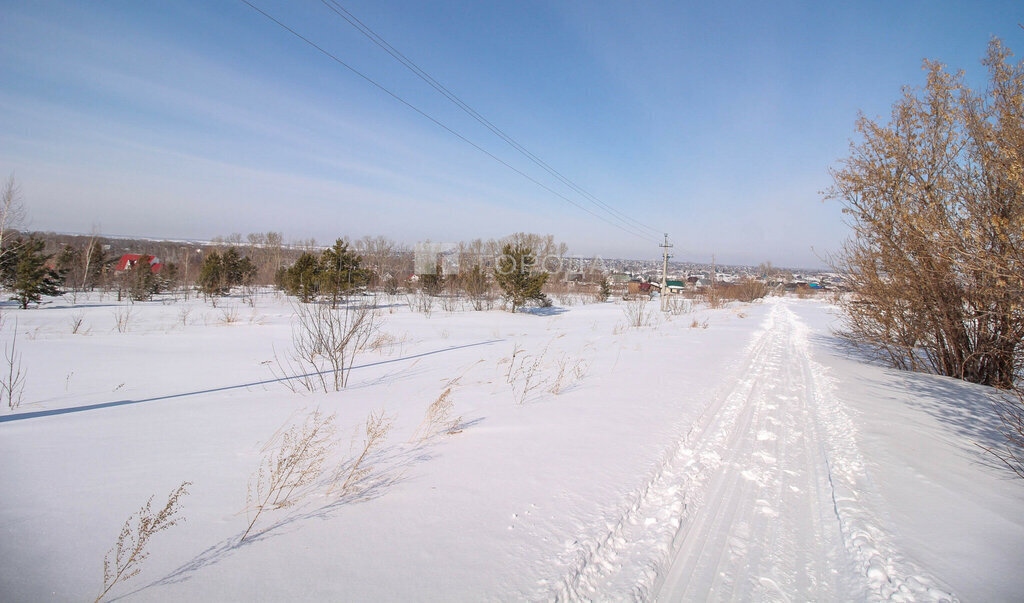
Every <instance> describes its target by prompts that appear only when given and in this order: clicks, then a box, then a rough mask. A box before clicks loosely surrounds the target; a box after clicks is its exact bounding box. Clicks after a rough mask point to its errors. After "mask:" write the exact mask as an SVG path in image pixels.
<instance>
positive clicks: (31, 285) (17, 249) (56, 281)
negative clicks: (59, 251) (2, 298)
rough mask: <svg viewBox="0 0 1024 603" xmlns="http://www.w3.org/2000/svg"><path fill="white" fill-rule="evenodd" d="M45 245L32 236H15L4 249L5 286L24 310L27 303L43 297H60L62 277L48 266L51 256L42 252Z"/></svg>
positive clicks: (1, 268) (1, 270) (1, 263)
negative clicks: (24, 237) (14, 239)
mask: <svg viewBox="0 0 1024 603" xmlns="http://www.w3.org/2000/svg"><path fill="white" fill-rule="evenodd" d="M45 247H46V244H45V243H44V242H43V241H42V240H40V239H36V238H35V237H29V239H28V240H27V241H26V240H23V239H22V238H21V237H18V239H17V240H16V241H14V243H12V244H10V245H9V246H7V248H6V249H5V253H4V254H3V257H2V261H0V273H2V277H3V282H4V285H5V286H7V288H9V289H10V290H11V291H13V292H14V295H12V296H11V298H10V299H12V300H14V301H17V302H18V303H20V304H21V307H22V309H27V308H28V305H29V304H30V303H32V304H34V303H39V302H40V301H41V300H42V297H43V296H44V295H59V294H60V289H59V287H60V285H61V284H62V283H63V282H64V278H63V277H62V276H61V274H60V273H59V272H58V271H57V270H55V269H53V268H51V267H50V266H49V265H48V263H49V262H50V260H51V259H52V258H53V254H46V253H44V252H43V250H44V249H45Z"/></svg>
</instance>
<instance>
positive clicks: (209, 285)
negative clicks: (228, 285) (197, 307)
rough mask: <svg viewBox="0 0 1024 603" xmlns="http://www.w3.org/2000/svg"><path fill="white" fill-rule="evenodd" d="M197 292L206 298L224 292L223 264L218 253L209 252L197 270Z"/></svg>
mask: <svg viewBox="0 0 1024 603" xmlns="http://www.w3.org/2000/svg"><path fill="white" fill-rule="evenodd" d="M196 283H197V284H198V285H199V290H200V291H202V292H203V295H206V296H211V297H212V296H216V295H220V294H221V293H222V292H223V290H224V262H223V260H222V259H221V255H220V253H218V252H217V251H216V250H214V251H211V252H210V253H209V255H207V256H206V258H205V259H204V260H203V265H202V267H200V268H199V278H198V279H196Z"/></svg>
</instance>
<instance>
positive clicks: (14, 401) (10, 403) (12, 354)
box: [0, 320, 27, 410]
mask: <svg viewBox="0 0 1024 603" xmlns="http://www.w3.org/2000/svg"><path fill="white" fill-rule="evenodd" d="M4 360H6V361H7V371H6V372H5V374H4V378H3V381H2V382H0V397H2V398H3V399H5V400H6V401H7V407H8V408H10V409H11V410H14V409H15V408H17V407H18V406H20V405H21V399H22V397H23V396H24V394H25V376H26V374H27V371H26V370H25V369H24V368H23V367H22V366H21V352H20V351H18V321H17V320H15V321H14V333H13V334H12V335H11V343H9V344H8V345H6V346H5V347H4Z"/></svg>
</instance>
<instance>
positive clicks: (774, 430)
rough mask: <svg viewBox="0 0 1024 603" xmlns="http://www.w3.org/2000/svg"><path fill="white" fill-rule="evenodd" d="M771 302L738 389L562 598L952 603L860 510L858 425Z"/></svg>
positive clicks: (788, 313) (712, 412) (705, 417)
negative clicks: (855, 427)
mask: <svg viewBox="0 0 1024 603" xmlns="http://www.w3.org/2000/svg"><path fill="white" fill-rule="evenodd" d="M773 303H774V306H773V308H772V311H771V312H770V314H769V315H768V317H767V318H766V320H765V322H764V324H763V325H762V328H761V330H759V331H758V332H757V333H756V334H755V335H754V337H753V340H752V342H751V344H750V345H749V346H748V348H747V349H746V351H745V354H744V357H743V360H742V362H740V365H739V366H738V368H737V370H736V371H735V372H734V375H733V377H732V378H730V379H729V380H728V381H727V385H726V386H725V387H723V389H722V390H721V391H720V392H719V394H718V395H717V396H716V397H715V399H714V400H713V401H712V402H711V403H710V404H709V405H708V407H707V408H706V409H705V410H704V412H703V413H702V415H701V417H700V418H699V419H698V420H697V422H696V423H695V424H694V425H693V427H692V428H691V430H690V431H689V432H688V433H687V434H686V436H685V437H684V438H683V439H682V441H681V442H680V444H679V447H678V449H677V450H676V451H675V454H674V455H672V456H671V458H669V459H668V460H667V461H666V462H665V464H664V466H663V467H662V469H661V471H660V472H659V473H658V475H657V476H656V477H655V478H654V479H653V480H652V481H651V482H650V483H649V484H648V485H647V487H646V488H645V489H644V490H643V491H642V492H641V493H640V494H639V496H638V498H637V501H636V504H634V505H633V506H632V507H631V508H630V510H629V512H628V513H627V514H626V515H625V516H624V517H623V518H622V520H621V521H620V522H619V523H618V524H617V525H614V526H611V530H610V531H609V533H608V536H607V538H606V539H605V540H604V541H603V542H602V543H600V544H599V545H598V546H596V547H595V548H594V549H593V550H592V551H591V552H590V554H589V555H588V556H587V557H586V558H585V559H584V560H583V561H582V563H581V564H580V566H579V567H578V568H577V570H576V571H575V572H573V573H572V575H571V576H569V577H568V578H567V579H566V581H565V582H564V583H563V584H562V588H561V591H560V593H559V595H560V597H561V598H566V599H580V598H586V599H590V598H598V599H602V598H606V597H615V598H618V597H621V596H623V594H624V593H627V592H628V593H630V594H631V595H632V596H633V597H634V598H638V599H651V598H654V599H658V600H665V601H678V600H684V601H704V600H782V601H787V600H844V599H851V598H853V599H877V600H881V599H893V600H944V599H952V596H951V595H949V594H948V593H946V592H943V591H942V590H940V589H936V588H934V587H932V584H933V581H932V580H931V579H929V578H927V577H926V576H924V575H920V572H919V571H917V570H916V568H913V567H911V566H910V564H909V563H908V562H906V561H904V560H903V559H902V558H901V557H900V556H899V555H898V554H897V552H896V551H894V550H893V549H892V546H891V545H890V543H889V542H888V540H889V539H888V538H887V536H886V533H885V530H884V529H883V528H882V526H881V523H882V522H880V521H878V520H876V518H873V517H871V516H870V514H869V513H868V512H867V511H866V509H865V507H864V506H863V505H862V504H861V502H860V497H861V496H863V493H862V492H861V491H862V490H863V488H864V487H865V486H866V484H865V482H866V479H865V475H864V472H863V462H862V460H861V459H860V458H859V453H858V452H857V449H856V443H855V441H854V440H853V434H852V433H851V430H852V424H851V423H850V422H849V419H848V418H847V417H846V415H845V413H844V411H843V409H842V408H841V407H840V406H839V404H838V402H837V401H836V399H835V397H834V396H833V395H832V383H831V381H830V380H829V378H828V376H827V374H826V371H825V369H824V368H823V367H822V366H821V365H819V364H817V363H816V362H814V360H813V358H812V357H811V353H810V347H809V345H808V342H807V329H806V327H805V326H804V325H803V324H802V323H801V322H800V320H799V318H798V317H797V316H796V315H795V314H794V313H793V311H792V310H791V309H790V308H789V307H788V304H787V303H786V302H785V301H775V302H773ZM637 568H644V569H642V570H638V569H637ZM637 571H640V574H639V575H637V574H636V572H637Z"/></svg>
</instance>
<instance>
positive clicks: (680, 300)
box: [665, 295, 693, 316]
mask: <svg viewBox="0 0 1024 603" xmlns="http://www.w3.org/2000/svg"><path fill="white" fill-rule="evenodd" d="M691 310H693V300H691V299H687V298H685V297H677V296H674V295H673V296H670V297H668V298H667V299H666V300H665V311H666V312H668V313H669V315H671V316H680V315H683V314H686V313H687V312H690V311H691Z"/></svg>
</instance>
